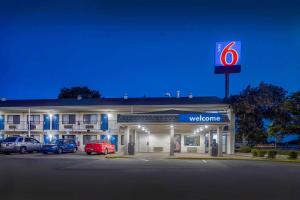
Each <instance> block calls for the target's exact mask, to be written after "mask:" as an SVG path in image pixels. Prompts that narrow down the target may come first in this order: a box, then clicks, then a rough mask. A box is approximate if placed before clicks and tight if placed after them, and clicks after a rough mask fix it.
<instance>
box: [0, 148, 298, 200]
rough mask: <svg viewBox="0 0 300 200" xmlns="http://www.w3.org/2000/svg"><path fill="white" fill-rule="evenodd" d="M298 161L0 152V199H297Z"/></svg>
mask: <svg viewBox="0 0 300 200" xmlns="http://www.w3.org/2000/svg"><path fill="white" fill-rule="evenodd" d="M299 171H300V165H299V164H296V163H295V164H292V163H273V162H256V161H225V160H223V161H221V160H219V161H214V160H194V161H192V160H184V161H183V160H168V159H161V158H157V157H155V156H154V157H153V158H152V157H151V156H148V157H145V158H143V157H138V158H135V159H106V158H105V157H104V156H103V155H95V156H86V155H84V154H83V153H80V152H79V153H76V154H62V155H43V154H25V155H20V154H12V155H3V154H2V155H0V177H1V182H0V193H1V199H2V198H3V199H6V200H10V199H18V200H19V199H28V200H34V199H55V198H56V199H90V198H94V199H218V198H222V199H251V200H252V199H280V200H282V199H291V200H292V199H295V200H296V199H299V191H300V173H299Z"/></svg>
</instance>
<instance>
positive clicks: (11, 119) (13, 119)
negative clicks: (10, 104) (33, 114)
mask: <svg viewBox="0 0 300 200" xmlns="http://www.w3.org/2000/svg"><path fill="white" fill-rule="evenodd" d="M7 123H8V124H20V115H7Z"/></svg>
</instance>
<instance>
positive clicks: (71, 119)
mask: <svg viewBox="0 0 300 200" xmlns="http://www.w3.org/2000/svg"><path fill="white" fill-rule="evenodd" d="M75 122H76V120H75V115H69V114H64V115H62V123H63V124H75Z"/></svg>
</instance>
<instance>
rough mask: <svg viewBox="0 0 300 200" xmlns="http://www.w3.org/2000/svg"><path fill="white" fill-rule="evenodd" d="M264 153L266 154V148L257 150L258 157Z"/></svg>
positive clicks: (263, 155)
mask: <svg viewBox="0 0 300 200" xmlns="http://www.w3.org/2000/svg"><path fill="white" fill-rule="evenodd" d="M266 154H267V151H266V150H257V156H258V157H265V155H266Z"/></svg>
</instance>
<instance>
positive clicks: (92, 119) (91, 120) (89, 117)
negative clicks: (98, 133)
mask: <svg viewBox="0 0 300 200" xmlns="http://www.w3.org/2000/svg"><path fill="white" fill-rule="evenodd" d="M83 123H84V124H97V114H86V115H83Z"/></svg>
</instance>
